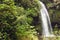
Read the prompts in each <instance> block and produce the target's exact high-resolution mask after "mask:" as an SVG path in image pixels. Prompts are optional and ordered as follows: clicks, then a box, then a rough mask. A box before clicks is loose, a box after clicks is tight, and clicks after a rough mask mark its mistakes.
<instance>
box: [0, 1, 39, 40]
mask: <svg viewBox="0 0 60 40" xmlns="http://www.w3.org/2000/svg"><path fill="white" fill-rule="evenodd" d="M37 1H38V0H33V1H32V2H33V4H32V3H31V0H27V1H25V0H20V1H19V0H18V2H17V1H16V0H15V1H14V0H0V2H1V3H0V40H18V39H17V38H18V37H19V36H20V37H22V36H28V35H30V34H36V31H35V29H34V26H32V25H31V24H32V21H33V17H35V16H38V13H39V12H38V5H37V4H38V3H37ZM26 2H27V3H26ZM18 3H20V4H21V5H18V6H17V4H18ZM15 4H16V5H15ZM23 4H25V5H23ZM26 5H27V6H26ZM20 39H21V38H20Z"/></svg>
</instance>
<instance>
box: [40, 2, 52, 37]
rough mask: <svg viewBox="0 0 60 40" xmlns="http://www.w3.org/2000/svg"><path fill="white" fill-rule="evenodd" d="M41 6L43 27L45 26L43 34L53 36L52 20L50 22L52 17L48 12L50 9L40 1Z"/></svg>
mask: <svg viewBox="0 0 60 40" xmlns="http://www.w3.org/2000/svg"><path fill="white" fill-rule="evenodd" d="M39 3H40V5H41V8H40V13H41V20H42V28H43V33H42V34H43V36H45V37H52V36H53V34H52V32H53V31H52V26H51V22H50V17H49V14H48V11H47V9H46V7H45V5H44V4H43V3H42V2H41V1H39Z"/></svg>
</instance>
